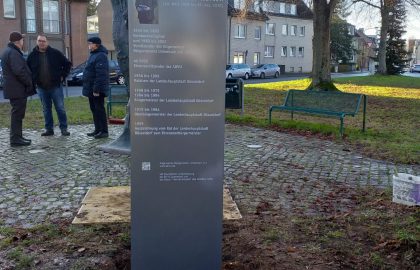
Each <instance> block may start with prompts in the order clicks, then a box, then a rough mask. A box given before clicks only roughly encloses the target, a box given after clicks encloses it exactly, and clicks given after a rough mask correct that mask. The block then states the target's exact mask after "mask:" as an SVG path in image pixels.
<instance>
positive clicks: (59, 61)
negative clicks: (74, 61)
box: [27, 34, 71, 136]
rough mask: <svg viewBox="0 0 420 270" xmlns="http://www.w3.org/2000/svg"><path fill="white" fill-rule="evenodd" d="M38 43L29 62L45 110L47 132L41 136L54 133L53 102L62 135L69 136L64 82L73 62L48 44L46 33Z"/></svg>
mask: <svg viewBox="0 0 420 270" xmlns="http://www.w3.org/2000/svg"><path fill="white" fill-rule="evenodd" d="M36 44H37V46H36V47H35V48H34V49H33V50H32V52H31V53H30V54H29V56H28V60H27V62H28V65H29V68H30V69H31V71H32V79H33V81H34V83H35V84H36V86H37V87H38V94H39V97H40V99H41V102H42V110H43V112H44V121H45V132H43V133H41V136H52V135H54V119H53V114H52V104H53V103H54V107H55V111H56V112H57V116H58V122H59V127H60V130H61V135H63V136H69V135H70V132H69V131H68V130H67V115H66V110H65V108H64V95H63V87H62V82H63V81H64V80H65V79H66V77H67V75H68V74H69V72H70V68H71V62H70V61H69V60H67V58H66V57H65V56H64V55H63V54H62V53H61V52H60V51H59V50H57V49H54V48H52V47H50V46H49V45H48V40H47V37H46V36H45V35H44V34H39V35H38V37H37V39H36Z"/></svg>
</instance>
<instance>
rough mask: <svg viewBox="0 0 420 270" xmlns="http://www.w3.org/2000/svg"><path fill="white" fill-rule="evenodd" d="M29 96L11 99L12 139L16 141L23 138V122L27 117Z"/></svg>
mask: <svg viewBox="0 0 420 270" xmlns="http://www.w3.org/2000/svg"><path fill="white" fill-rule="evenodd" d="M26 101H27V98H18V99H11V100H10V105H11V106H12V109H11V111H10V113H11V114H10V116H11V117H10V141H11V142H13V141H16V140H18V139H20V138H22V122H23V118H25V111H26Z"/></svg>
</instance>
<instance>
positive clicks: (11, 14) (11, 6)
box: [3, 0, 16, 18]
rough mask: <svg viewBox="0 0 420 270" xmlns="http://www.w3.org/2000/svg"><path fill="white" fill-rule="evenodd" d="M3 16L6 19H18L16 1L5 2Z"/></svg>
mask: <svg viewBox="0 0 420 270" xmlns="http://www.w3.org/2000/svg"><path fill="white" fill-rule="evenodd" d="M3 15H4V17H5V18H16V7H15V0H3Z"/></svg>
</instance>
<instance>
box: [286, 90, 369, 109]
mask: <svg viewBox="0 0 420 270" xmlns="http://www.w3.org/2000/svg"><path fill="white" fill-rule="evenodd" d="M361 100H362V95H361V94H351V93H343V92H332V91H310V90H309V91H308V90H289V91H288V92H287V96H286V100H285V102H284V105H285V106H287V107H295V108H306V109H313V110H322V111H329V112H334V113H345V114H350V115H355V114H356V113H357V111H358V110H359V106H360V102H361Z"/></svg>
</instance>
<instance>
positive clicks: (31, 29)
mask: <svg viewBox="0 0 420 270" xmlns="http://www.w3.org/2000/svg"><path fill="white" fill-rule="evenodd" d="M25 4H26V32H28V33H35V32H36V19H35V3H34V0H26V3H25Z"/></svg>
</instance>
